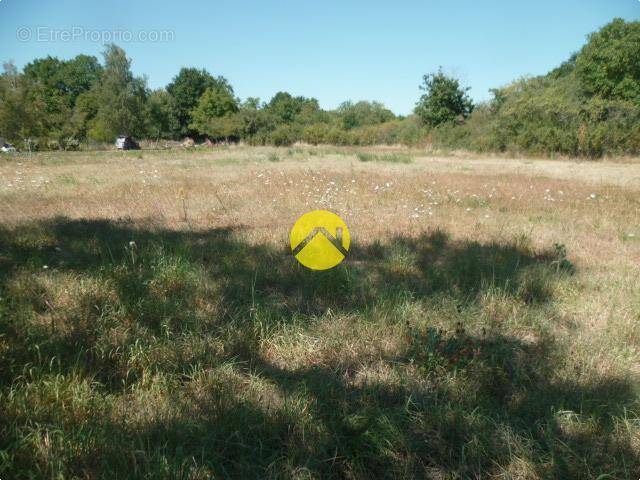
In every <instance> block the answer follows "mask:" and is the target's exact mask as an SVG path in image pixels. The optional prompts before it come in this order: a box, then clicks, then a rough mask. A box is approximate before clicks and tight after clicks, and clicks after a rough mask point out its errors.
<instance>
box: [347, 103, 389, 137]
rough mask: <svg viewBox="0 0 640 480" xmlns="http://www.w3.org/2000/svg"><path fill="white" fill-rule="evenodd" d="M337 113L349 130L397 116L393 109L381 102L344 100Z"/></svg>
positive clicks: (386, 120)
mask: <svg viewBox="0 0 640 480" xmlns="http://www.w3.org/2000/svg"><path fill="white" fill-rule="evenodd" d="M337 113H338V115H339V117H340V119H341V121H342V126H343V128H345V129H347V130H349V129H352V128H357V127H363V126H365V125H377V124H379V123H384V122H388V121H391V120H394V119H395V118H396V116H395V115H394V114H393V112H392V111H391V110H388V109H387V108H385V106H384V105H383V104H382V103H379V102H366V101H360V102H357V103H353V102H350V101H347V102H343V103H342V104H341V105H340V106H339V107H338V109H337Z"/></svg>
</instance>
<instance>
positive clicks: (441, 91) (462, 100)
mask: <svg viewBox="0 0 640 480" xmlns="http://www.w3.org/2000/svg"><path fill="white" fill-rule="evenodd" d="M420 89H421V90H424V92H425V93H424V94H423V95H422V96H421V97H420V100H418V103H417V104H416V108H415V113H416V115H418V117H420V119H421V120H422V122H423V123H425V124H426V125H431V126H436V125H440V124H442V123H446V122H451V121H454V120H457V119H460V118H462V119H465V118H467V117H468V116H469V115H470V114H471V112H472V111H473V102H472V101H471V99H470V98H469V96H468V95H467V92H468V91H469V88H462V87H460V83H459V82H458V80H457V79H455V78H452V77H448V76H446V75H445V74H444V73H443V72H442V69H439V70H438V72H437V73H432V74H429V75H425V76H424V77H423V84H422V85H421V86H420Z"/></svg>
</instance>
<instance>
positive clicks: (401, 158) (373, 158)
mask: <svg viewBox="0 0 640 480" xmlns="http://www.w3.org/2000/svg"><path fill="white" fill-rule="evenodd" d="M356 157H358V160H360V161H361V162H388V163H413V158H412V157H411V156H410V155H407V154H405V153H370V152H358V153H356Z"/></svg>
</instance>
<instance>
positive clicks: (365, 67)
mask: <svg viewBox="0 0 640 480" xmlns="http://www.w3.org/2000/svg"><path fill="white" fill-rule="evenodd" d="M614 17H622V18H625V19H627V20H639V19H640V2H639V1H638V0H580V1H578V0H561V1H558V0H554V1H549V0H537V1H529V2H526V1H522V0H518V1H514V0H510V1H495V0H485V1H478V0H475V1H471V0H458V1H444V0H441V1H435V0H432V1H428V0H424V1H402V0H400V1H395V2H392V1H389V0H387V1H377V0H368V1H360V0H354V1H348V0H342V1H334V0H322V1H311V0H296V1H293V0H281V1H270V0H235V1H231V0H224V1H215V0H214V1H204V0H194V1H186V0H183V1H174V2H162V1H150V0H127V1H124V0H111V1H108V2H105V1H98V0H57V1H52V0H0V60H1V61H6V60H9V59H13V60H14V61H15V62H16V64H17V65H18V67H22V66H24V65H25V64H26V63H28V62H29V61H30V60H32V59H33V58H37V57H43V56H46V55H54V56H58V57H61V58H70V57H73V56H75V55H77V54H79V53H88V54H93V55H96V56H100V52H102V50H103V46H102V41H101V39H102V38H107V37H108V35H120V36H121V38H122V39H123V41H117V42H116V43H118V44H119V45H120V46H122V47H123V48H124V49H125V50H126V51H127V53H128V55H129V56H130V57H131V58H132V60H133V70H134V72H135V73H136V74H139V75H143V74H144V75H147V77H148V81H149V85H150V86H151V87H153V88H156V87H161V86H164V85H166V84H167V83H168V82H170V81H171V78H172V77H173V76H174V75H175V74H176V73H177V72H178V70H179V69H180V67H182V66H195V67H202V68H206V69H207V70H209V71H210V72H212V73H214V74H215V75H223V76H225V77H226V78H227V79H228V80H229V81H230V82H231V84H232V85H233V86H234V89H235V92H236V94H237V95H238V96H240V97H241V98H246V97H248V96H257V97H260V98H261V99H263V100H268V99H269V98H270V97H271V96H272V95H273V94H274V93H276V92H277V91H279V90H285V91H288V92H291V93H292V94H295V95H305V96H313V97H316V98H318V100H319V101H320V104H321V106H322V107H324V108H334V107H336V106H337V105H338V104H339V103H340V102H342V101H343V100H347V99H352V100H361V99H366V100H378V101H381V102H383V103H384V104H385V105H387V106H388V107H389V108H391V109H392V110H393V111H394V112H396V113H401V114H407V113H409V112H411V110H412V109H413V106H414V104H415V101H416V99H417V98H418V96H419V95H420V91H419V89H418V86H419V84H420V82H421V77H422V75H423V74H424V73H427V72H432V71H434V70H436V69H437V68H438V66H440V65H441V66H442V67H443V68H444V70H445V71H446V72H448V73H450V74H454V75H456V76H457V77H458V78H460V79H461V81H462V83H463V84H464V85H467V86H470V87H471V95H472V97H473V98H474V99H476V100H483V99H487V98H489V93H488V89H489V88H491V87H496V86H500V85H504V84H506V83H508V82H509V81H511V80H514V79H516V78H519V77H521V76H523V75H537V74H541V73H545V72H547V71H548V70H550V69H551V68H553V67H555V66H557V65H558V64H560V63H561V62H562V61H564V60H565V59H567V58H568V57H569V55H570V54H571V53H572V52H574V51H576V50H578V49H579V48H580V46H581V45H582V44H583V43H584V42H585V38H586V35H587V34H588V33H590V32H592V31H594V30H596V29H598V28H599V27H601V26H602V25H604V24H605V23H607V22H609V21H610V20H611V19H613V18H614ZM74 29H75V30H74ZM80 29H82V30H80ZM114 31H115V32H116V33H113V34H112V33H110V32H114ZM117 31H120V32H121V33H117ZM25 32H26V33H25ZM64 32H67V33H66V35H73V36H75V38H66V39H65V38H64V37H63V36H64V35H65V33H64ZM105 32H106V33H105ZM122 32H128V33H122ZM147 32H150V33H148V34H149V35H160V34H161V32H170V33H169V34H165V35H168V40H165V41H156V42H152V41H141V39H140V38H139V35H144V34H145V33H147ZM20 35H23V36H24V38H26V40H24V38H23V39H22V40H21V39H19V38H18V36H20ZM129 35H130V36H131V38H130V39H129V38H127V37H128V36H129ZM171 37H173V38H171ZM100 58H101V57H100Z"/></svg>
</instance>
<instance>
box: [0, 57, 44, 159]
mask: <svg viewBox="0 0 640 480" xmlns="http://www.w3.org/2000/svg"><path fill="white" fill-rule="evenodd" d="M31 87H32V84H30V82H29V80H28V79H26V78H25V77H24V75H21V74H19V73H18V71H17V69H16V68H15V66H14V65H13V64H12V63H6V64H5V65H4V72H3V74H2V75H0V137H4V138H6V139H7V140H9V141H11V142H15V143H16V144H20V143H22V144H24V145H25V147H26V148H28V149H29V150H30V149H31V148H32V145H34V143H35V140H36V139H37V138H38V137H39V136H40V135H42V134H43V132H44V131H45V124H44V121H43V114H42V112H44V111H45V105H44V104H43V103H42V95H41V92H39V91H37V89H36V88H31Z"/></svg>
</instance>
